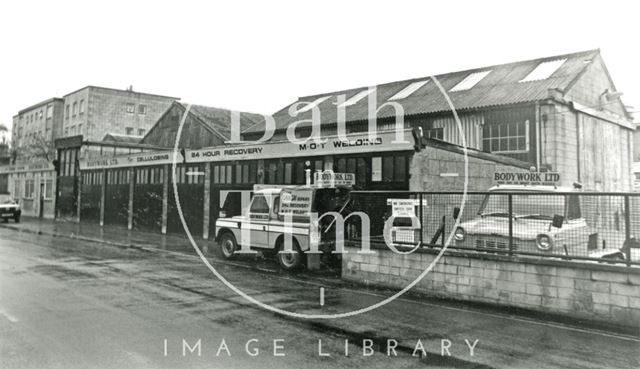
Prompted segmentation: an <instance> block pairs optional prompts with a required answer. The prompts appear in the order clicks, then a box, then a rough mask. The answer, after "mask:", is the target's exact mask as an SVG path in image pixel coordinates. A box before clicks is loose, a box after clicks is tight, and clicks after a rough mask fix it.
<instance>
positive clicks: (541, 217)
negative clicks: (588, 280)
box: [347, 190, 640, 266]
mask: <svg viewBox="0 0 640 369" xmlns="http://www.w3.org/2000/svg"><path fill="white" fill-rule="evenodd" d="M351 196H352V204H351V206H350V209H349V210H350V211H362V212H364V213H366V214H367V215H368V216H369V221H370V240H371V242H372V243H383V242H385V241H384V235H383V234H384V230H385V224H387V232H388V238H389V241H390V242H391V243H392V244H393V245H394V246H396V247H415V246H416V245H420V246H421V247H429V248H435V249H438V248H441V247H443V246H444V245H445V241H446V240H447V239H448V238H449V237H450V236H452V238H451V242H450V243H449V246H448V248H449V249H452V250H457V251H462V252H469V253H485V254H501V255H508V256H514V257H515V256H517V257H519V258H521V257H534V258H556V259H563V260H576V261H587V262H601V263H602V262H606V263H621V264H627V265H636V266H637V265H640V242H639V241H638V240H637V239H640V194H638V193H593V192H580V191H576V192H557V191H544V192H543V191H534V190H531V191H517V192H507V191H492V192H468V193H467V195H466V201H464V203H463V193H462V192H368V191H354V192H352V194H351ZM400 199H411V200H412V201H409V202H407V201H404V202H402V201H394V200H400ZM394 202H395V203H404V205H405V208H404V209H401V208H399V209H394V206H393V203H394ZM408 203H409V204H411V203H412V204H413V205H414V208H413V214H414V216H415V218H416V220H419V223H416V224H412V222H411V219H410V217H409V216H408V214H407V212H406V210H407V209H406V204H408ZM391 217H394V219H390V218H391ZM456 219H458V224H457V226H456V224H455V223H456ZM347 224H348V227H349V228H347V229H348V230H349V232H348V236H347V238H348V239H349V240H350V241H351V242H352V243H357V242H360V241H361V235H362V229H361V227H362V225H361V224H359V220H358V218H356V217H350V218H349V219H348V221H347ZM452 233H453V234H452Z"/></svg>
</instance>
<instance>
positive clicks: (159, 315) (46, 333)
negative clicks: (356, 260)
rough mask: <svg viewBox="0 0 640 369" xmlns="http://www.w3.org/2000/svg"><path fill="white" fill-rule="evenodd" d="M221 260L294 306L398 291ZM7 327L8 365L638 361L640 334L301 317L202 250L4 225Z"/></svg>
mask: <svg viewBox="0 0 640 369" xmlns="http://www.w3.org/2000/svg"><path fill="white" fill-rule="evenodd" d="M212 262H213V265H214V266H215V267H216V268H218V270H219V271H220V272H221V273H222V274H223V275H224V276H225V277H226V278H228V279H229V281H231V282H232V283H234V284H236V285H237V286H238V287H239V288H241V289H242V290H243V291H245V292H247V293H248V294H250V295H251V296H253V297H255V298H256V299H258V300H259V301H262V302H265V303H268V304H271V305H273V306H277V307H279V308H282V309H286V310H290V311H296V312H304V313H328V312H344V311H349V310H353V309H357V308H361V307H364V306H367V305H369V304H371V303H374V302H376V301H380V300H382V299H383V298H385V297H386V296H387V295H388V294H389V292H386V291H376V290H366V289H363V288H361V287H357V286H348V285H345V284H343V283H342V282H341V281H340V280H339V278H338V277H336V276H331V275H314V276H309V275H307V274H298V275H295V274H287V273H283V272H280V271H279V270H278V269H277V268H276V267H275V266H273V265H272V264H270V263H268V262H262V263H259V264H255V263H252V262H246V261H243V260H240V261H237V262H235V263H232V264H230V263H223V262H221V261H220V260H216V259H213V260H212ZM320 288H323V289H324V291H325V293H324V301H323V302H324V304H323V305H321V303H320V292H319V291H320ZM0 330H1V333H0V358H1V359H0V362H1V363H2V364H1V365H0V366H1V367H3V368H44V367H46V368H92V367H98V368H327V367H331V368H352V367H356V368H360V367H363V368H364V367H366V368H396V367H397V368H423V367H435V368H439V367H443V368H551V367H554V368H603V367H608V368H632V367H635V368H637V367H640V362H639V357H638V355H639V352H640V339H639V338H638V337H634V336H629V335H625V334H622V333H615V332H610V331H605V330H602V329H593V328H587V327H584V326H576V325H570V324H566V323H555V322H551V321H546V320H543V319H542V318H540V319H535V318H532V317H523V316H516V315H512V314H510V313H507V312H501V311H497V310H489V309H486V308H480V307H469V306H465V305H462V304H456V303H452V302H442V301H437V300H427V299H415V298H413V299H410V298H403V299H400V300H398V301H394V302H392V303H390V304H388V305H386V306H384V307H382V308H380V309H377V310H375V311H373V312H370V313H367V314H364V315H359V316H356V317H352V318H345V319H339V320H314V321H309V320H304V319H295V318H290V317H286V316H282V315H278V314H275V313H272V312H269V311H265V310H263V309H262V308H259V307H257V306H255V305H253V304H250V303H249V302H247V301H246V300H244V299H243V298H241V297H239V296H237V295H236V294H235V293H234V292H232V291H231V290H230V289H228V288H227V287H226V286H225V285H224V284H222V283H221V282H220V281H219V280H217V279H215V277H214V276H213V275H212V274H211V272H210V271H209V270H208V269H207V268H206V267H205V266H204V264H203V263H202V262H201V261H200V260H199V259H197V258H196V257H194V256H193V255H181V254H178V253H173V252H149V251H144V250H139V249H122V248H117V247H113V246H108V245H104V244H100V243H93V242H86V241H78V240H71V239H68V238H62V237H50V236H43V235H34V234H26V233H19V232H16V231H13V230H9V229H5V228H0ZM198 342H199V344H198ZM320 342H321V343H320ZM320 344H321V345H322V348H321V349H319V345H320ZM396 344H397V347H395V346H396ZM474 345H475V346H474ZM469 346H473V355H471V349H470V347H469ZM369 347H371V349H369ZM423 349H424V350H423ZM256 350H257V351H256ZM345 351H347V352H346V353H345ZM414 353H415V356H413V354H414ZM424 353H426V357H425V356H424V355H423V354H424ZM448 354H450V355H451V356H449V355H448ZM419 356H422V357H419Z"/></svg>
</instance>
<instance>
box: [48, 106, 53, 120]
mask: <svg viewBox="0 0 640 369" xmlns="http://www.w3.org/2000/svg"><path fill="white" fill-rule="evenodd" d="M51 117H53V106H51V105H49V106H47V119H49V118H51Z"/></svg>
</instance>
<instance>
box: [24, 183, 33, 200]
mask: <svg viewBox="0 0 640 369" xmlns="http://www.w3.org/2000/svg"><path fill="white" fill-rule="evenodd" d="M34 197H35V186H34V182H33V179H25V180H24V198H25V199H33V198H34Z"/></svg>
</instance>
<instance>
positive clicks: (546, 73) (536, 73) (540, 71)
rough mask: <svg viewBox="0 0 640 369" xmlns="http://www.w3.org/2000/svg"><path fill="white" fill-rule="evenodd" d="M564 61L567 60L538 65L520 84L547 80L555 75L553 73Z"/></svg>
mask: <svg viewBox="0 0 640 369" xmlns="http://www.w3.org/2000/svg"><path fill="white" fill-rule="evenodd" d="M566 61H567V59H559V60H552V61H548V62H543V63H540V64H538V66H537V67H536V68H535V69H534V70H532V71H531V73H529V74H528V75H527V76H526V77H524V78H523V79H521V80H520V82H529V81H539V80H541V79H547V78H549V77H551V75H552V74H553V73H555V71H556V70H558V68H560V66H561V65H562V64H564V62H566Z"/></svg>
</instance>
